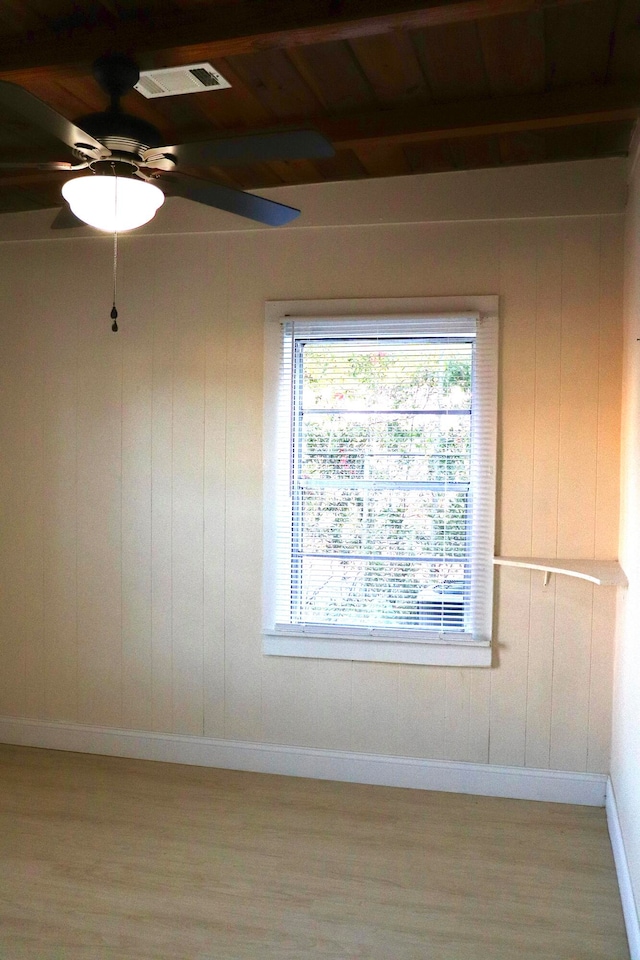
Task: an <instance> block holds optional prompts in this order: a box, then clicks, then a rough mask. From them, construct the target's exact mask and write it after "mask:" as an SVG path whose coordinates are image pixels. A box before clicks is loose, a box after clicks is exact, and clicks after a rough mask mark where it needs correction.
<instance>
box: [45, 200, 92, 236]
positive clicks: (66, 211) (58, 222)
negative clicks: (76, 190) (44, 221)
mask: <svg viewBox="0 0 640 960" xmlns="http://www.w3.org/2000/svg"><path fill="white" fill-rule="evenodd" d="M86 226H87V224H86V223H85V222H84V220H80V219H79V218H78V217H76V215H75V213H72V212H71V207H70V206H68V205H67V204H66V203H65V205H64V207H61V208H60V210H58V213H57V214H56V216H55V217H54V218H53V221H52V223H51V229H52V230H71V229H72V228H73V227H86Z"/></svg>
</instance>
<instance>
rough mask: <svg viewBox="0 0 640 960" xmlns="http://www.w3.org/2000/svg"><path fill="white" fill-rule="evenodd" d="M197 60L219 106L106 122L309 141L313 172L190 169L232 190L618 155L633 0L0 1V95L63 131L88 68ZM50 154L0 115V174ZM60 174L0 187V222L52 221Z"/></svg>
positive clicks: (636, 20) (635, 28)
mask: <svg viewBox="0 0 640 960" xmlns="http://www.w3.org/2000/svg"><path fill="white" fill-rule="evenodd" d="M111 52H121V53H127V54H130V55H133V56H134V57H135V58H136V59H137V61H138V63H139V64H140V66H141V68H142V69H150V68H154V67H165V66H177V65H181V64H188V63H193V62H198V61H209V62H210V63H212V64H213V66H214V67H215V68H216V69H217V70H219V71H220V73H222V74H223V76H224V77H225V78H226V79H227V80H228V81H229V82H230V83H231V87H230V88H229V89H223V90H216V91H213V92H207V93H202V94H197V95H186V96H179V97H168V98H163V99H157V100H146V99H144V98H143V97H142V96H141V95H140V94H138V93H136V92H135V91H134V92H132V93H130V94H128V95H127V97H126V98H125V101H124V103H123V106H124V108H125V109H126V110H127V111H128V112H130V113H133V114H136V115H138V116H140V117H143V118H144V119H146V120H149V121H151V122H152V123H153V124H155V126H157V127H158V128H159V129H160V130H161V131H162V132H163V133H166V142H167V143H178V142H188V141H191V140H202V139H207V138H210V137H214V136H218V135H221V134H223V133H225V132H227V131H233V132H238V131H242V132H246V131H256V130H263V129H270V130H273V129H278V128H279V127H283V128H287V127H291V126H300V125H303V126H310V127H314V128H316V129H318V130H320V131H321V132H322V133H324V134H325V135H326V136H327V137H328V138H329V139H330V140H331V141H332V143H333V144H334V146H335V148H336V155H335V157H332V158H330V159H323V160H313V161H311V160H299V161H291V162H270V163H256V164H245V165H238V166H234V167H225V168H224V169H222V168H210V169H208V170H202V169H200V170H197V171H191V172H192V173H193V172H195V173H197V174H198V175H199V176H204V177H211V178H214V179H217V180H218V181H220V182H222V183H226V184H229V185H231V186H235V187H240V188H244V189H255V188H261V187H270V186H276V185H279V184H283V183H309V182H318V181H329V180H343V179H361V178H366V177H387V176H397V175H403V174H411V173H430V172H440V171H447V170H464V169H473V168H478V167H496V166H501V165H513V164H524V163H540V162H547V161H557V160H573V159H582V158H590V157H606V156H619V155H624V154H625V153H626V152H627V151H628V148H629V143H630V138H631V134H632V131H633V127H634V123H635V120H636V117H637V116H638V112H639V110H640V2H639V0H429V2H426V3H425V2H422V3H418V2H415V0H295V2H291V0H288V2H287V0H146V2H144V3H142V4H141V3H137V2H134V0H4V3H3V4H2V5H1V6H0V79H4V80H10V81H12V82H14V83H18V84H20V85H22V86H24V87H25V88H26V89H28V90H29V91H31V92H32V93H34V94H35V95H37V96H38V97H40V98H41V99H42V100H44V101H46V103H48V104H50V105H51V106H52V107H54V108H55V109H56V110H58V111H59V112H60V113H62V114H64V115H65V116H66V117H68V118H70V119H76V118H78V117H80V116H82V115H84V114H87V113H89V112H92V111H98V110H102V109H104V108H105V107H106V102H105V96H104V94H103V93H102V91H101V90H100V89H99V88H98V86H97V85H96V83H95V80H94V79H93V77H92V74H91V63H92V61H93V60H94V59H95V58H96V57H98V56H100V55H101V54H104V53H111ZM15 159H20V160H22V159H25V160H29V161H32V162H33V161H40V160H53V159H56V160H68V159H70V157H69V154H68V149H67V148H66V147H64V146H63V145H61V144H58V143H57V142H56V141H54V140H52V139H51V138H50V137H49V136H47V135H46V134H43V133H42V132H40V131H38V130H35V129H32V128H30V126H29V124H27V123H26V122H25V121H24V119H22V118H20V117H17V116H15V115H11V114H10V113H9V112H8V111H5V110H2V111H0V161H5V162H6V161H13V160H15ZM63 181H64V175H61V174H60V173H51V172H46V173H42V172H38V171H34V170H27V169H25V170H15V171H2V172H0V211H7V210H24V209H32V208H39V207H50V206H56V205H59V204H60V202H61V200H60V193H59V190H60V186H61V184H62V182H63Z"/></svg>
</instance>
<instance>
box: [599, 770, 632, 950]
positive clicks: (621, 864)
mask: <svg viewBox="0 0 640 960" xmlns="http://www.w3.org/2000/svg"><path fill="white" fill-rule="evenodd" d="M606 808H607V824H608V825H609V836H610V837H611V846H612V848H613V859H614V860H615V864H616V872H617V874H618V886H619V887H620V899H621V900H622V912H623V914H624V922H625V926H626V928H627V939H628V941H629V953H630V954H631V960H640V914H639V913H638V905H637V904H636V900H635V897H634V895H633V887H632V886H631V874H630V873H629V863H628V861H627V852H626V850H625V847H624V838H623V835H622V828H621V826H620V819H619V817H618V806H617V804H616V796H615V793H614V790H613V784H612V783H611V780H609V781H608V783H607V796H606Z"/></svg>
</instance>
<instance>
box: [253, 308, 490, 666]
mask: <svg viewBox="0 0 640 960" xmlns="http://www.w3.org/2000/svg"><path fill="white" fill-rule="evenodd" d="M498 306H499V301H498V297H495V296H467V297H421V298H395V299H383V300H382V299H375V300H373V299H366V300H296V301H268V302H267V303H266V304H265V319H266V322H265V371H264V372H265V377H264V411H265V417H264V477H265V484H264V487H265V501H264V535H265V544H264V546H265V562H264V577H263V609H264V629H263V652H264V653H265V654H267V655H272V656H294V657H311V658H321V659H325V658H326V659H340V660H365V661H378V662H391V663H413V664H434V665H451V666H485V667H486V666H490V665H491V662H492V649H491V633H492V605H493V540H494V526H495V491H496V446H497V444H496V434H497V379H498ZM470 314H474V315H476V316H477V318H478V327H477V334H476V361H475V363H476V370H479V369H481V371H482V380H483V385H482V389H481V393H480V394H479V393H478V392H477V385H475V384H474V405H479V407H480V409H479V410H478V413H477V414H476V415H475V416H481V417H482V429H481V432H482V450H483V459H482V464H481V469H480V470H476V474H475V475H474V478H473V488H474V489H475V490H476V491H478V492H480V494H481V497H482V500H483V503H484V505H485V506H484V515H483V516H482V517H481V525H482V530H481V532H480V534H479V535H480V537H481V544H482V545H483V559H482V565H481V569H479V570H478V569H477V570H476V571H474V580H475V581H476V582H478V577H480V580H481V586H482V591H483V598H484V599H483V601H482V602H483V604H484V606H483V608H482V610H481V615H480V619H481V625H480V628H479V629H478V630H477V631H476V634H474V637H473V638H472V639H461V638H459V637H458V638H457V637H447V636H446V635H445V636H442V635H440V636H438V637H433V636H432V637H425V636H416V635H411V636H407V635H406V634H405V635H404V637H403V631H400V630H398V631H390V630H389V628H384V629H377V628H372V629H370V630H369V629H367V628H362V627H361V628H349V627H341V626H334V627H331V626H329V627H327V629H325V628H324V626H323V627H321V628H320V629H317V628H316V626H315V625H314V628H313V630H310V629H304V628H302V629H297V628H296V625H293V624H292V625H291V626H290V627H289V625H280V628H279V629H278V628H277V627H276V620H275V595H276V585H277V584H276V577H277V572H276V559H277V536H276V533H277V517H276V504H277V501H278V489H279V488H278V464H279V454H278V447H279V445H281V444H283V442H284V441H283V437H284V436H285V435H286V429H285V425H284V424H283V423H282V410H281V409H280V410H279V408H278V407H279V389H280V374H281V371H280V364H281V353H282V324H283V323H285V322H288V321H290V320H292V319H294V318H295V319H296V320H318V321H323V320H330V321H334V322H336V323H340V322H341V321H343V320H344V321H345V322H348V321H350V320H360V319H362V320H385V321H386V322H390V323H393V322H394V321H396V320H397V321H398V323H399V324H400V323H402V321H407V320H409V319H412V318H416V319H417V318H423V319H425V320H430V319H434V318H437V319H439V320H441V322H442V323H443V324H446V323H447V322H448V321H449V320H450V321H451V323H452V324H454V322H455V320H456V319H459V318H460V317H464V316H466V317H467V318H468V317H469V315H470ZM289 436H290V434H289ZM488 514H490V516H489V515H488ZM477 516H478V514H477V511H476V513H475V514H474V523H475V522H477V521H476V518H477ZM476 535H478V532H477V531H476Z"/></svg>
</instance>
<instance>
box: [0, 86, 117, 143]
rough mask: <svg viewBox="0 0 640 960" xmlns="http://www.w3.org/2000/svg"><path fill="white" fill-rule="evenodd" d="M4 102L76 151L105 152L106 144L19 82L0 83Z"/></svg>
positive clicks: (1, 101)
mask: <svg viewBox="0 0 640 960" xmlns="http://www.w3.org/2000/svg"><path fill="white" fill-rule="evenodd" d="M0 103H1V104H3V105H4V106H5V107H8V108H9V109H10V110H13V112H14V113H17V114H19V115H20V116H21V117H24V118H25V119H26V120H29V121H30V122H31V123H32V124H33V125H34V126H36V127H39V128H40V129H41V130H46V131H47V133H50V134H52V136H54V137H56V138H57V139H58V140H61V141H62V143H66V145H67V146H68V147H71V149H72V150H73V149H74V148H75V147H80V148H81V149H84V150H85V151H86V152H87V153H93V152H94V151H96V150H100V151H101V150H103V149H104V148H103V146H102V144H101V143H100V142H99V141H98V140H96V139H95V138H94V137H92V136H91V135H90V134H88V133H86V132H85V131H84V130H81V129H80V127H77V126H76V125H75V123H72V122H71V121H70V120H67V118H66V117H63V116H62V114H60V113H57V112H56V111H55V110H53V109H52V108H51V107H50V106H48V105H47V104H46V103H44V102H43V101H42V100H39V99H38V97H34V95H33V94H32V93H29V92H28V90H25V89H24V88H23V87H19V86H18V85H17V84H15V83H9V82H8V81H6V80H0Z"/></svg>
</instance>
